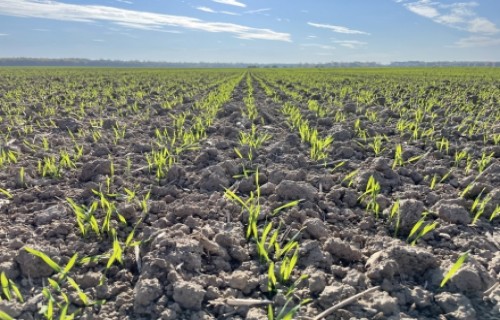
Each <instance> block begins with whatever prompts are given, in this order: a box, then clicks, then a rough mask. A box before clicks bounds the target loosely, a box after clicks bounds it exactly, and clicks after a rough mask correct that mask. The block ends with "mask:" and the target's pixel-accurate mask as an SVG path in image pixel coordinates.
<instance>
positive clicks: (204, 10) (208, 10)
mask: <svg viewBox="0 0 500 320" xmlns="http://www.w3.org/2000/svg"><path fill="white" fill-rule="evenodd" d="M196 9H198V10H200V11H203V12H210V13H216V12H217V11H215V10H214V9H210V8H209V7H196Z"/></svg>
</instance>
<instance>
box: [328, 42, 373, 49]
mask: <svg viewBox="0 0 500 320" xmlns="http://www.w3.org/2000/svg"><path fill="white" fill-rule="evenodd" d="M333 43H337V44H338V45H339V46H342V47H345V48H349V49H357V48H360V47H363V46H365V45H366V44H367V43H366V42H363V41H358V40H333Z"/></svg>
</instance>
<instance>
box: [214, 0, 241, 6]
mask: <svg viewBox="0 0 500 320" xmlns="http://www.w3.org/2000/svg"><path fill="white" fill-rule="evenodd" d="M212 1H213V2H217V3H222V4H227V5H230V6H236V7H242V8H245V7H246V6H247V5H246V4H244V3H242V2H238V1H236V0H212Z"/></svg>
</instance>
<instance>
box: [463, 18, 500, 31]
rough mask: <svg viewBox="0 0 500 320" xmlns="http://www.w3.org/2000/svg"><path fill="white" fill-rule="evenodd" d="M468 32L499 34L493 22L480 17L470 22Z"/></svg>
mask: <svg viewBox="0 0 500 320" xmlns="http://www.w3.org/2000/svg"><path fill="white" fill-rule="evenodd" d="M468 31H469V32H474V33H497V32H498V31H499V30H498V29H497V27H496V26H495V24H494V23H493V22H491V21H489V20H488V19H485V18H481V17H479V18H475V19H472V20H471V21H469V28H468Z"/></svg>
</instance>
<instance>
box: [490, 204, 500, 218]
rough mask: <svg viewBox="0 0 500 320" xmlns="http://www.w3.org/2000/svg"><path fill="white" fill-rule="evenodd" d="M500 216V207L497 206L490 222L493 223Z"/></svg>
mask: <svg viewBox="0 0 500 320" xmlns="http://www.w3.org/2000/svg"><path fill="white" fill-rule="evenodd" d="M498 215H500V205H497V206H496V207H495V210H493V212H492V213H491V216H490V221H493V219H495V218H496V217H497V216H498Z"/></svg>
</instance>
